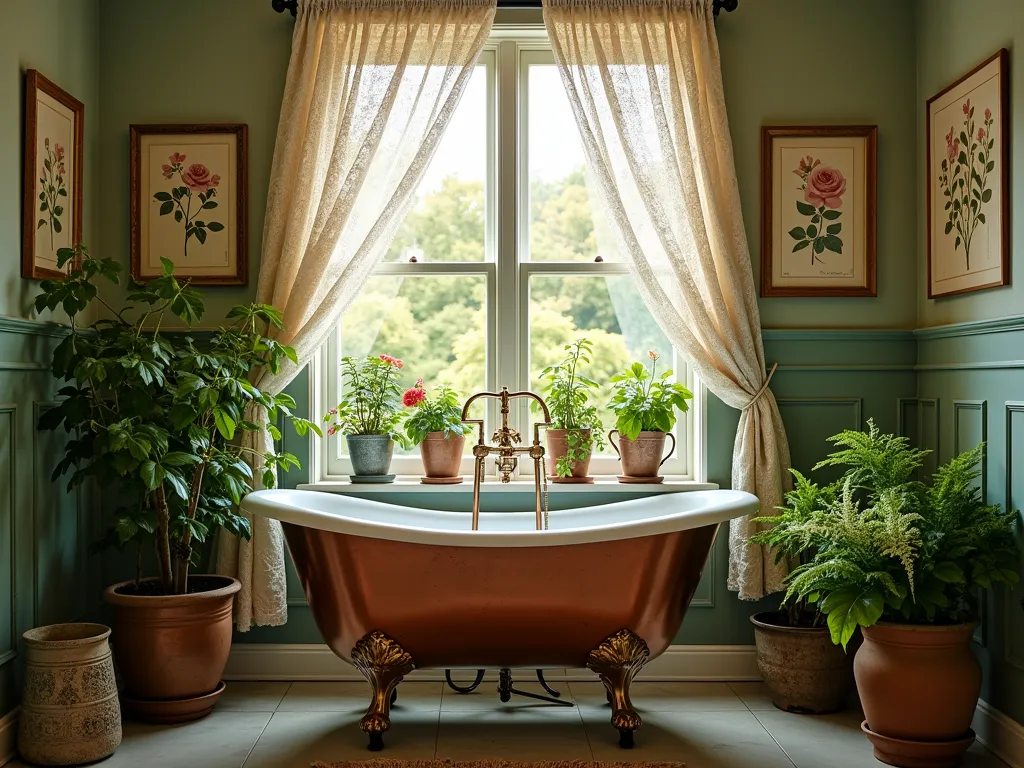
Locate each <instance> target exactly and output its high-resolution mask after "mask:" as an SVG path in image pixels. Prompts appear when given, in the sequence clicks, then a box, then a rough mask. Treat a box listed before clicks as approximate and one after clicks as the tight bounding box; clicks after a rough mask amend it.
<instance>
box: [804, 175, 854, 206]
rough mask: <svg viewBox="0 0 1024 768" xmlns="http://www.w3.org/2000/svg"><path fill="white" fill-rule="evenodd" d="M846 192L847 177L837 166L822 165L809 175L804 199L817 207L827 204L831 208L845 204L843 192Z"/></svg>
mask: <svg viewBox="0 0 1024 768" xmlns="http://www.w3.org/2000/svg"><path fill="white" fill-rule="evenodd" d="M845 192H846V178H845V177H844V176H843V174H842V173H841V172H840V171H839V170H838V169H836V168H830V167H828V166H827V165H822V166H820V167H818V168H815V169H814V170H813V171H811V173H810V175H809V176H808V177H807V189H805V190H804V200H805V201H807V202H808V203H810V204H811V205H813V206H814V207H815V208H817V207H819V206H822V205H825V206H828V207H829V208H839V207H841V206H842V204H843V194H844V193H845Z"/></svg>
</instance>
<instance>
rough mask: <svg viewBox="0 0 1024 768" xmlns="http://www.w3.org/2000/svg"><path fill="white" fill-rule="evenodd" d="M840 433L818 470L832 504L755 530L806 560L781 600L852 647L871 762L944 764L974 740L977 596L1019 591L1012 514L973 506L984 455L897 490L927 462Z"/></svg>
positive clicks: (964, 458) (902, 447) (893, 445)
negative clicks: (825, 473)
mask: <svg viewBox="0 0 1024 768" xmlns="http://www.w3.org/2000/svg"><path fill="white" fill-rule="evenodd" d="M868 424H869V428H868V431H867V432H856V431H846V432H843V433H841V434H839V435H836V436H835V437H833V438H832V440H833V442H835V443H836V444H837V445H839V446H841V447H842V450H840V451H837V452H836V453H833V454H832V455H831V456H830V457H829V458H828V459H826V460H825V461H824V462H822V464H824V465H827V466H839V467H843V468H844V469H845V474H844V476H843V478H842V481H841V485H840V486H839V490H838V492H837V494H836V495H835V497H834V498H833V499H821V500H820V503H816V504H814V505H813V507H811V508H809V509H807V510H804V513H802V514H791V512H790V510H786V511H783V512H782V514H780V515H777V516H774V517H772V518H767V519H762V520H761V522H763V523H767V524H770V525H772V526H773V530H772V532H771V536H770V537H765V541H771V540H774V541H775V542H778V543H779V544H783V542H784V541H786V540H789V541H790V542H797V543H798V544H796V545H798V546H801V547H805V548H808V549H810V550H812V551H813V552H814V555H813V557H811V558H810V559H809V560H808V561H807V562H806V563H804V564H803V565H800V566H799V567H797V568H796V569H795V570H794V571H793V572H792V573H791V574H790V576H789V590H788V592H787V599H793V598H800V599H806V600H808V601H809V602H811V603H813V604H815V605H816V606H817V607H818V608H819V609H820V610H821V612H822V613H823V614H825V615H826V616H827V621H828V627H829V630H830V632H831V635H832V640H833V642H835V643H837V644H839V645H842V646H844V647H845V646H847V644H848V643H849V641H850V639H851V638H852V637H853V636H854V632H855V631H856V630H857V629H858V628H860V629H861V631H862V632H863V638H864V640H863V645H862V646H861V648H860V650H858V651H857V655H856V658H855V659H854V676H855V678H856V682H857V690H858V692H859V694H860V699H861V704H862V705H863V708H864V714H865V717H866V718H867V719H866V720H865V721H864V723H863V724H862V725H861V729H862V730H863V731H864V733H865V735H866V736H867V737H868V739H869V740H870V741H871V743H872V744H873V745H874V749H875V756H876V757H877V758H878V759H879V760H882V761H883V762H886V763H889V764H891V765H897V766H918V765H929V766H953V765H957V764H958V763H959V761H960V758H961V757H962V755H963V753H964V751H966V749H967V748H968V747H969V746H970V744H971V742H972V741H973V740H974V732H973V731H972V730H971V718H972V717H973V715H974V711H975V708H976V707H977V703H978V695H979V692H980V687H981V669H980V667H979V665H978V662H977V660H976V659H975V658H974V655H973V654H972V652H971V647H970V643H971V637H972V634H973V631H974V628H975V627H976V626H977V622H978V614H979V612H978V592H979V590H980V589H982V588H990V587H993V586H995V585H996V584H1000V583H1002V584H1013V583H1015V582H1017V581H1018V580H1019V575H1018V568H1019V565H1018V557H1019V555H1018V552H1017V548H1016V545H1015V541H1014V529H1015V525H1016V515H1015V514H1013V513H1012V512H1009V511H1005V510H1002V509H1000V508H999V507H998V506H994V505H988V504H985V502H984V500H983V499H982V498H981V491H980V490H979V488H978V484H977V482H976V481H977V479H978V477H979V475H980V472H979V471H978V469H977V467H978V465H979V464H980V462H981V458H982V451H983V446H978V447H977V448H975V449H973V450H970V451H966V452H964V453H962V454H960V455H959V456H957V457H956V458H954V459H952V460H951V461H949V462H948V463H947V464H945V465H943V466H941V467H939V469H938V471H937V472H936V473H935V474H934V475H933V476H932V478H931V482H930V483H928V484H927V485H926V484H924V483H921V482H918V481H916V480H912V479H909V478H910V477H911V476H912V475H913V474H914V472H916V471H917V470H918V469H919V468H920V466H921V464H922V458H923V457H924V456H925V454H926V452H924V451H918V450H915V449H913V448H911V447H910V446H909V444H908V442H907V441H906V440H905V439H903V438H897V437H894V436H892V435H882V434H880V433H879V431H878V429H877V428H876V427H875V426H874V424H873V423H871V422H868Z"/></svg>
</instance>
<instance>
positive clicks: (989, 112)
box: [985, 107, 992, 120]
mask: <svg viewBox="0 0 1024 768" xmlns="http://www.w3.org/2000/svg"><path fill="white" fill-rule="evenodd" d="M991 119H992V110H991V109H989V108H988V107H985V120H991Z"/></svg>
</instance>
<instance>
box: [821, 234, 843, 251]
mask: <svg viewBox="0 0 1024 768" xmlns="http://www.w3.org/2000/svg"><path fill="white" fill-rule="evenodd" d="M825 247H826V248H828V249H829V250H830V251H832V252H834V253H842V252H843V241H842V240H840V239H839V238H838V237H836V236H835V235H826V236H825Z"/></svg>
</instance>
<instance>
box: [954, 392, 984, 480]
mask: <svg viewBox="0 0 1024 768" xmlns="http://www.w3.org/2000/svg"><path fill="white" fill-rule="evenodd" d="M971 414H973V418H975V419H977V420H978V425H977V432H978V434H979V438H978V439H977V440H970V441H969V444H964V443H962V442H961V439H960V438H961V436H962V435H963V434H964V432H966V431H967V430H966V429H961V426H960V425H961V421H960V419H961V417H964V418H967V417H968V415H971ZM978 443H985V444H986V447H985V449H984V451H983V452H982V455H981V498H982V499H987V498H988V445H987V444H988V401H987V400H954V401H953V453H954V455H956V456H959V455H960V454H961V453H963V452H964V451H969V450H971V449H972V448H974V447H975V446H976V445H977V444H978Z"/></svg>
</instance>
